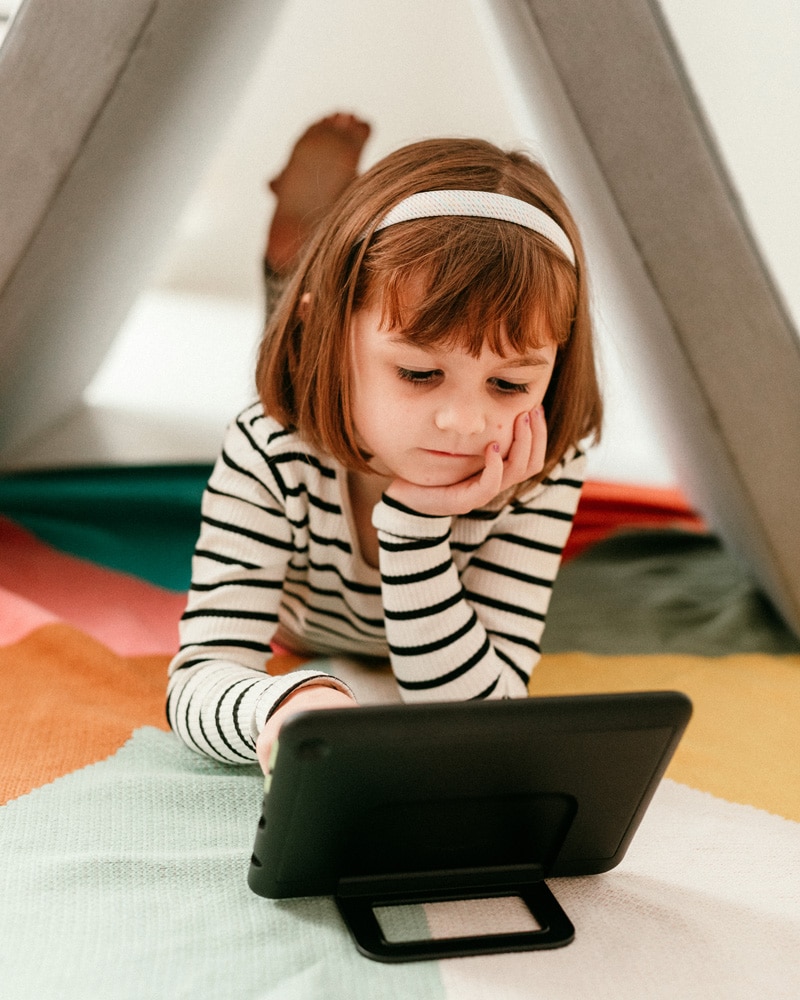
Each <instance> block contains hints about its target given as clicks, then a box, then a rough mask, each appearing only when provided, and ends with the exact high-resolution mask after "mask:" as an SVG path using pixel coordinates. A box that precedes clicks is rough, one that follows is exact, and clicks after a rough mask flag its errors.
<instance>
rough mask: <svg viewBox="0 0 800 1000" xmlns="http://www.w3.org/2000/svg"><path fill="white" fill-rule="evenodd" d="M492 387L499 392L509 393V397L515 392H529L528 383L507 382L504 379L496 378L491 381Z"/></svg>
mask: <svg viewBox="0 0 800 1000" xmlns="http://www.w3.org/2000/svg"><path fill="white" fill-rule="evenodd" d="M491 381H492V385H493V386H494V387H495V389H497V391H498V392H503V393H508V394H509V395H511V394H513V393H515V392H527V391H528V383H527V382H506V380H505V379H502V378H494V379H492V380H491Z"/></svg>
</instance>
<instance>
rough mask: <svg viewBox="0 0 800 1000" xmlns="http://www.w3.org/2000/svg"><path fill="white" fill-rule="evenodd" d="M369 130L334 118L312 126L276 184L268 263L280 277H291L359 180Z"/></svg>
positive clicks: (344, 118) (354, 121) (352, 120)
mask: <svg viewBox="0 0 800 1000" xmlns="http://www.w3.org/2000/svg"><path fill="white" fill-rule="evenodd" d="M369 133H370V127H369V125H368V124H367V123H366V122H364V121H361V119H359V118H356V117H355V116H354V115H348V114H334V115H329V116H328V117H327V118H322V119H321V120H320V121H318V122H315V123H314V124H313V125H311V126H309V128H307V129H306V131H305V132H304V133H303V134H302V135H301V136H300V138H299V139H298V140H297V142H296V143H295V146H294V149H293V150H292V153H291V155H290V157H289V162H288V163H287V164H286V166H285V167H284V168H283V170H282V171H281V172H280V173H279V174H278V176H277V177H276V178H275V179H274V180H272V181H270V184H269V186H270V188H271V189H272V191H273V192H274V193H275V194H276V196H277V204H276V206H275V214H274V215H273V217H272V222H271V224H270V229H269V236H268V237H267V247H266V250H265V254H264V261H265V264H266V265H267V267H268V268H270V269H271V270H273V271H276V272H277V273H278V274H286V273H287V272H289V271H291V269H292V266H293V265H294V263H295V261H296V259H297V256H298V254H299V252H300V250H301V249H302V247H303V244H304V243H305V241H306V239H308V237H309V236H310V235H311V233H312V232H313V231H314V229H315V228H316V227H317V225H318V223H319V221H320V220H321V219H322V218H323V216H324V215H325V213H326V212H327V211H328V209H329V208H330V207H331V206H332V205H333V203H334V202H335V201H336V199H337V198H338V197H339V195H340V194H341V193H342V192H343V191H344V189H345V188H346V187H347V185H348V184H349V183H350V182H351V181H352V180H353V179H354V178H355V176H356V172H357V170H358V161H359V157H360V156H361V150H362V149H363V147H364V143H365V142H366V141H367V139H368V137H369Z"/></svg>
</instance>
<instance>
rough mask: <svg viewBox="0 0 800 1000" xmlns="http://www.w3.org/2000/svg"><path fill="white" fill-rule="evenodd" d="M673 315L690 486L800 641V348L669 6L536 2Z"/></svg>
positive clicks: (532, 4)
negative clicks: (687, 65) (687, 66)
mask: <svg viewBox="0 0 800 1000" xmlns="http://www.w3.org/2000/svg"><path fill="white" fill-rule="evenodd" d="M521 2H522V3H524V5H525V7H526V8H527V10H528V11H529V12H530V15H531V17H532V19H533V22H534V24H535V27H536V29H537V30H538V32H539V33H540V34H541V36H542V39H543V41H544V44H545V46H546V47H547V50H548V53H549V56H550V58H551V59H552V61H553V64H554V67H555V69H556V72H557V73H558V75H559V77H560V80H561V82H562V84H563V86H564V89H565V91H566V93H567V95H568V98H569V101H570V102H571V104H572V107H573V109H574V112H575V115H576V117H577V119H578V121H579V123H580V126H581V128H582V130H583V132H584V134H585V136H586V139H587V140H588V143H589V145H590V147H591V149H592V152H593V154H594V156H595V158H596V161H597V164H598V166H599V168H600V170H601V172H602V174H603V177H604V179H605V182H606V184H607V186H608V189H609V190H610V192H611V195H612V197H613V199H614V202H615V204H616V208H617V210H618V212H619V213H620V215H621V217H622V219H623V221H624V223H625V225H626V226H627V229H628V232H629V235H630V238H631V240H632V242H633V244H634V245H635V247H636V249H637V251H638V254H639V256H640V258H641V261H642V263H643V265H644V268H645V270H646V272H647V275H648V276H649V279H650V281H651V283H652V285H653V288H654V290H655V292H656V293H657V295H658V297H659V299H660V301H661V304H662V306H663V308H664V311H665V312H666V314H667V316H668V318H669V321H670V325H671V332H672V343H670V344H665V343H663V342H662V341H660V337H661V331H660V330H648V329H646V328H645V329H642V330H641V331H640V333H641V337H642V338H644V339H648V340H649V343H648V348H649V351H650V355H651V358H652V359H653V364H654V365H658V371H659V382H660V390H661V393H662V397H663V400H664V404H665V408H666V409H667V410H668V412H669V414H670V415H671V419H672V420H673V421H674V428H675V432H676V433H675V438H676V441H677V442H679V443H677V444H676V445H675V446H674V448H673V450H674V451H679V452H680V453H679V455H678V467H679V470H680V475H681V477H682V485H683V487H684V488H685V489H686V490H687V491H688V493H689V494H690V496H691V498H692V500H693V501H694V503H695V504H696V505H697V507H698V508H699V509H700V510H701V511H702V512H703V514H704V515H705V516H706V517H707V518H708V519H709V521H710V522H711V524H712V525H713V526H714V528H715V529H716V530H718V531H719V533H720V534H721V535H722V537H723V538H724V539H725V541H726V542H727V543H728V544H729V545H730V546H731V547H732V548H733V549H734V551H736V552H738V553H739V554H740V555H741V556H742V557H743V558H744V559H745V561H746V562H747V563H748V565H749V566H750V567H751V568H752V570H753V571H754V572H755V574H756V575H757V577H758V579H759V580H760V582H761V584H762V586H763V587H764V589H765V590H766V592H767V593H768V594H769V596H770V597H771V598H772V600H773V601H774V602H775V604H776V606H777V607H778V609H779V610H780V611H781V613H782V615H783V616H784V617H785V619H786V620H787V622H788V623H789V624H790V625H791V626H792V627H793V628H794V630H795V631H796V632H798V633H799V634H800V503H799V502H798V500H797V498H798V496H800V339H798V335H797V332H796V330H795V329H794V327H793V325H792V322H791V320H790V318H789V316H788V314H787V311H786V309H785V308H784V305H783V302H782V300H781V297H780V294H779V293H778V291H777V289H776V288H775V285H774V283H773V281H772V278H771V276H770V274H769V272H768V270H767V268H766V267H765V264H764V262H763V260H762V259H761V257H760V255H759V252H758V250H757V248H756V246H755V243H754V241H753V238H752V236H751V233H750V230H749V228H748V224H747V221H746V219H745V217H744V213H743V211H742V208H741V205H740V203H739V200H738V198H737V195H736V193H735V191H734V190H733V187H732V185H731V183H730V181H729V179H728V177H727V174H726V171H725V169H724V166H723V164H722V162H721V160H720V157H719V155H718V152H717V150H716V148H715V144H714V141H713V138H712V136H711V134H710V132H709V129H708V128H707V125H706V122H705V120H704V117H703V114H702V112H701V110H700V109H699V107H698V105H697V101H696V99H695V97H694V95H693V92H692V89H691V86H690V84H689V82H688V80H687V77H686V74H685V72H684V69H683V67H682V64H681V61H680V58H679V56H678V54H677V51H676V49H675V46H674V44H673V41H672V39H671V37H670V35H669V32H668V30H667V27H666V25H665V23H664V19H663V16H662V15H661V12H660V10H659V8H658V6H657V4H655V3H653V2H648V0H604V2H603V3H602V4H598V3H596V2H593V0H521Z"/></svg>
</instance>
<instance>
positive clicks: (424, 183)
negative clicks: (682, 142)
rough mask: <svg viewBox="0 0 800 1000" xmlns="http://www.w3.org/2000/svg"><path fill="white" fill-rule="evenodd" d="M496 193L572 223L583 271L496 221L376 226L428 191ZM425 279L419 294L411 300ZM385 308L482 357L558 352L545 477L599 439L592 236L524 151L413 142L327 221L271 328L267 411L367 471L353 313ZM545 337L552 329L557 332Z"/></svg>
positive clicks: (425, 337)
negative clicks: (574, 450)
mask: <svg viewBox="0 0 800 1000" xmlns="http://www.w3.org/2000/svg"><path fill="white" fill-rule="evenodd" d="M448 189H450V190H475V191H494V192H497V193H499V194H506V195H511V196H512V197H515V198H520V199H521V200H523V201H527V202H529V203H530V204H532V205H535V206H536V207H537V208H539V209H541V210H542V211H544V212H546V213H547V214H548V215H550V216H551V217H552V218H553V219H555V221H556V222H557V223H558V224H559V226H561V228H562V229H563V230H564V232H565V233H566V234H567V236H568V237H569V239H570V241H571V243H572V246H573V248H574V250H575V266H574V267H573V266H572V264H571V263H570V262H569V261H568V260H567V258H566V257H564V255H563V254H562V253H561V251H560V250H558V249H557V247H556V246H555V245H554V244H553V243H551V242H550V241H549V240H547V239H546V238H545V237H544V236H541V235H540V234H538V233H536V232H534V231H532V230H530V229H527V228H525V227H523V226H520V225H516V224H513V223H508V222H500V221H498V220H495V219H483V218H471V217H469V218H465V217H461V216H458V217H452V216H447V217H435V218H427V219H419V220H412V221H408V222H402V223H398V224H396V225H393V226H389V227H388V228H386V229H383V230H381V231H379V232H377V233H374V235H373V231H374V229H375V227H376V226H377V225H378V223H379V222H380V220H381V219H382V218H383V217H384V215H386V213H387V212H388V211H389V209H391V208H392V207H393V206H394V205H396V204H397V203H398V202H399V201H402V200H403V199H404V198H406V197H408V196H409V195H411V194H415V193H417V192H419V191H435V190H448ZM411 283H413V288H414V295H413V296H410V295H408V294H407V292H408V290H409V287H410V284H411ZM373 303H380V304H381V307H382V310H383V315H384V319H385V321H386V322H387V323H388V325H389V326H390V327H394V326H397V327H400V328H402V330H403V333H404V335H406V336H408V337H411V338H412V339H415V340H417V341H418V342H420V343H423V344H426V345H430V344H434V343H440V342H441V343H444V344H447V345H448V346H454V345H456V344H458V345H460V346H463V347H464V348H465V349H466V350H468V351H470V352H471V353H473V354H474V355H476V356H477V355H478V354H479V353H480V351H481V348H482V346H483V345H484V344H487V345H488V346H489V347H490V348H491V349H492V350H493V351H495V353H503V350H504V349H505V348H506V346H510V347H511V348H512V349H513V350H515V351H520V352H521V351H524V350H525V349H526V348H530V347H534V346H542V341H543V339H547V335H548V334H549V336H550V337H552V339H553V340H554V341H555V342H556V344H557V345H558V355H557V359H556V366H555V370H554V372H553V377H552V379H551V382H550V386H549V388H548V391H547V394H546V396H545V400H544V407H545V412H546V416H547V424H548V448H547V458H546V462H545V468H544V470H543V471H542V473H541V474H540V475H539V476H537V477H536V479H541V478H543V477H544V476H545V475H546V474H547V473H548V472H549V471H550V470H551V469H552V468H553V466H554V465H555V464H556V463H557V462H558V461H559V460H560V459H561V458H562V456H563V455H564V453H565V452H566V451H567V449H568V448H569V447H570V446H571V445H576V446H577V445H578V443H579V442H580V441H581V440H582V439H584V438H586V437H590V436H593V437H594V438H595V439H596V438H599V434H600V424H601V419H602V403H601V398H600V391H599V387H598V382H597V375H596V368H595V359H594V348H593V334H592V327H591V320H590V315H589V302H588V288H587V283H586V271H585V263H584V256H583V249H582V246H581V241H580V237H579V234H578V231H577V227H576V225H575V222H574V220H573V218H572V216H571V214H570V212H569V210H568V208H567V206H566V203H565V202H564V199H563V197H562V195H561V193H560V191H559V190H558V188H557V187H556V185H555V184H554V183H553V181H552V180H551V179H550V177H549V175H548V174H547V173H546V172H545V171H544V170H543V168H542V167H540V166H539V165H538V164H537V163H535V162H534V161H533V160H531V159H530V158H529V157H527V156H526V155H525V154H523V153H515V152H511V153H509V152H504V151H503V150H500V149H498V148H497V147H496V146H493V145H492V144H491V143H488V142H484V141H482V140H477V139H435V140H428V141H424V142H418V143H414V144H412V145H410V146H406V147H404V148H402V149H400V150H397V151H396V152H394V153H391V154H390V155H389V156H387V157H385V158H384V159H383V160H381V161H380V162H379V163H378V164H376V165H375V166H374V167H372V169H371V170H369V171H367V172H366V173H365V174H363V175H362V176H361V177H359V178H358V179H357V180H356V181H354V182H353V184H352V185H351V186H350V187H349V188H348V189H347V191H346V192H345V194H344V195H343V196H342V198H341V199H340V200H339V201H338V202H337V204H336V205H335V206H334V208H333V209H332V211H331V213H330V214H329V216H328V218H327V219H326V221H325V222H324V223H323V224H322V225H321V227H320V228H319V230H318V231H317V233H316V234H315V236H314V237H313V239H312V241H311V243H310V244H309V246H308V248H307V250H306V252H305V254H304V256H303V259H302V261H301V263H300V265H299V267H298V268H297V271H296V272H295V274H294V276H293V278H292V280H291V281H290V283H289V286H288V287H287V289H286V291H285V293H284V295H283V296H282V298H281V300H280V302H279V304H278V307H277V309H276V311H275V313H274V314H273V316H272V317H271V318H270V320H269V321H268V324H267V327H266V329H265V332H264V336H263V338H262V342H261V346H260V349H259V356H258V363H257V368H256V386H257V389H258V393H259V397H260V398H261V401H262V403H263V405H264V408H265V411H266V412H267V413H269V414H270V415H271V416H273V417H275V418H276V419H277V420H279V421H280V422H281V423H283V424H284V426H286V427H291V428H294V429H296V430H297V431H298V433H299V434H300V435H301V436H302V437H303V438H305V439H306V440H307V441H308V442H309V443H311V444H313V445H315V446H316V447H319V448H321V449H322V450H323V451H326V452H328V453H329V454H331V455H332V456H334V457H335V458H337V459H338V460H339V461H340V462H342V463H343V464H344V465H345V466H346V467H347V468H350V469H357V470H361V471H367V470H368V466H367V464H366V461H365V459H364V457H363V455H362V453H361V452H360V450H359V447H358V444H357V439H356V429H355V427H354V426H353V420H352V414H351V408H350V395H351V390H350V386H351V373H350V358H351V323H352V316H353V313H354V312H355V311H356V310H358V309H359V308H361V307H363V306H366V305H368V304H370V305H372V304H373ZM543 330H544V331H546V334H545V336H544V337H543Z"/></svg>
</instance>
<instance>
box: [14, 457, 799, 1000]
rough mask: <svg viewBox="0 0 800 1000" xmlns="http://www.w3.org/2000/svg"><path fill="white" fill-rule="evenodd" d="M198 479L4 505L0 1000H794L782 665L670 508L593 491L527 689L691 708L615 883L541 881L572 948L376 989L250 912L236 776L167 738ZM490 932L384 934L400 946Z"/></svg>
mask: <svg viewBox="0 0 800 1000" xmlns="http://www.w3.org/2000/svg"><path fill="white" fill-rule="evenodd" d="M206 474H207V470H206V469H200V468H197V469H176V470H168V469H154V470H142V469H137V470H113V471H109V470H105V471H104V470H96V471H94V472H91V473H89V472H76V473H70V474H46V475H41V476H22V477H6V479H5V480H0V510H2V511H3V512H4V513H5V515H6V517H4V518H3V519H2V520H0V671H2V678H3V683H2V691H3V696H2V698H3V700H2V705H3V709H4V711H3V725H2V728H0V801H2V802H3V803H5V804H3V805H2V806H0V858H1V859H2V860H0V996H2V997H3V998H4V1000H22V998H28V997H31V998H33V997H36V998H37V1000H38V998H45V1000H48V998H51V997H52V998H56V997H58V998H59V1000H60V998H66V1000H70V998H73V997H76V998H77V997H81V998H85V997H103V998H110V1000H115V998H145V997H153V998H156V997H158V998H162V997H164V998H166V997H169V998H173V997H175V998H177V997H184V996H186V997H189V996H191V997H198V996H202V997H209V998H216V997H219V998H225V1000H228V998H231V1000H233V998H243V1000H244V998H247V1000H250V998H253V1000H254V998H259V1000H262V998H276V1000H277V998H280V1000H294V998H297V1000H300V998H303V1000H305V998H308V1000H316V998H324V1000H336V998H339V997H341V998H342V1000H357V998H360V997H364V998H365V1000H366V998H370V1000H382V998H395V997H396V998H398V1000H399V998H403V1000H406V998H409V997H414V998H415V1000H416V998H419V1000H472V998H475V1000H479V998H480V1000H485V998H486V997H487V996H490V997H492V998H495V997H496V998H498V1000H505V998H509V1000H512V998H514V1000H515V998H520V1000H522V998H525V1000H538V998H543V1000H545V998H546V1000H561V998H565V1000H566V998H569V1000H574V998H577V997H582V996H591V997H597V998H600V1000H603V998H606V997H608V998H612V997H613V998H614V1000H620V998H623V1000H624V998H628V997H630V998H637V1000H638V998H645V997H646V998H661V997H663V998H667V997H669V998H670V1000H673V998H675V997H681V998H693V997H703V998H704V1000H707V998H720V1000H723V998H724V1000H738V998H740V997H741V998H745V997H747V998H750V997H770V998H776V1000H782V998H786V1000H789V998H796V997H797V996H800V763H799V762H800V728H799V727H798V726H797V719H798V718H800V642H798V640H797V639H796V638H795V637H794V636H792V635H791V634H790V633H789V632H788V630H787V629H786V628H785V627H784V626H783V625H782V624H781V622H780V621H779V620H778V619H777V618H776V616H775V615H774V613H773V612H772V610H771V609H770V608H769V606H768V605H767V604H766V602H765V601H764V600H763V598H761V597H760V595H759V593H758V591H757V589H756V588H755V586H754V585H753V583H752V581H751V580H750V579H749V577H748V576H747V574H746V572H745V571H744V570H743V569H741V568H740V567H739V566H738V565H737V564H736V563H735V561H734V560H733V559H732V558H731V557H730V556H729V555H728V554H727V553H725V552H724V551H723V550H722V549H721V547H720V546H719V544H718V543H717V542H716V540H715V539H714V538H713V537H711V536H709V535H708V534H706V533H705V532H704V531H703V530H702V525H701V524H700V523H699V522H698V520H697V519H696V518H695V517H694V516H693V515H692V513H691V511H689V510H688V509H687V508H686V506H685V504H684V503H683V501H682V499H681V498H680V497H679V496H678V495H677V494H673V493H669V492H665V491H648V490H638V491H637V490H634V489H630V488H627V489H619V488H616V487H610V486H607V485H605V486H603V485H594V484H590V486H589V487H588V488H587V491H586V496H585V499H584V502H583V504H582V508H581V512H580V514H579V517H578V520H577V522H576V529H575V532H574V535H573V540H572V544H571V548H570V553H569V555H570V559H569V561H568V562H567V564H566V565H565V567H564V569H563V571H562V574H561V577H560V578H559V583H558V586H557V588H556V592H555V595H554V599H553V606H552V611H551V617H550V622H549V624H548V630H547V633H546V636H547V646H546V651H545V655H544V657H543V660H542V662H541V664H540V665H539V667H538V668H537V670H536V672H535V675H534V679H533V682H532V686H531V691H532V693H533V694H550V693H573V692H575V693H577V692H587V691H609V690H633V689H647V688H665V687H666V688H677V689H680V690H683V691H685V692H686V693H687V694H688V695H689V696H690V697H691V698H692V700H693V702H694V706H695V711H694V716H693V719H692V722H691V723H690V726H689V729H688V730H687V733H686V736H685V737H684V740H683V742H682V744H681V746H680V747H679V750H678V753H677V754H676V757H675V759H674V761H673V763H672V765H671V767H670V769H669V771H668V775H667V778H666V779H665V781H664V782H663V783H662V785H661V787H660V789H659V791H658V792H657V794H656V797H655V799H654V801H653V803H652V805H651V807H650V809H649V811H648V813H647V815H646V817H645V820H644V822H643V824H642V826H641V828H640V830H639V831H638V833H637V835H636V837H635V838H634V841H633V844H632V845H631V848H630V850H629V852H628V854H627V856H626V857H625V859H624V861H623V862H622V864H621V865H620V866H619V867H618V868H617V869H615V870H613V871H612V872H609V873H608V874H606V875H603V876H596V877H592V878H584V879H559V880H554V881H553V883H552V885H551V888H553V890H554V892H555V893H556V895H557V897H558V899H559V901H560V902H561V903H562V905H563V906H564V908H565V909H566V911H567V912H568V914H569V915H570V917H571V919H572V921H573V923H574V924H575V926H576V940H575V942H574V943H573V944H571V945H569V946H568V947H566V948H563V949H558V950H556V951H553V952H529V953H522V954H516V955H496V956H484V957H479V958H470V959H450V960H445V961H440V962H423V963H414V964H412V965H405V966H384V965H380V964H378V963H374V962H371V961H369V960H367V959H364V958H362V957H361V956H360V955H359V954H358V953H357V952H356V951H355V949H354V947H353V946H352V944H351V942H350V939H349V936H348V934H347V931H346V929H345V928H344V925H343V924H342V922H341V920H340V918H339V916H338V913H337V911H336V908H335V906H334V904H333V902H332V900H330V899H328V898H315V899H302V900H290V901H275V902H273V901H269V900H265V899H262V898H260V897H257V896H255V895H253V894H252V893H251V892H250V890H249V889H248V887H247V885H246V874H247V867H248V862H249V856H250V851H251V848H252V842H253V835H254V832H255V822H256V820H257V817H258V810H259V806H260V798H261V781H260V778H259V775H258V773H257V771H256V770H255V769H254V768H241V769H234V768H228V767H224V766H221V765H218V764H215V763H213V762H211V761H207V760H204V759H202V758H200V757H198V756H197V755H195V754H192V753H191V752H190V751H189V750H187V749H186V748H184V747H183V746H182V745H181V744H180V743H179V742H178V741H177V740H176V739H175V737H174V736H173V735H172V734H171V733H170V732H169V731H168V729H167V726H166V722H165V719H164V710H163V700H164V683H165V671H166V665H167V662H168V660H169V657H170V655H171V653H172V651H173V650H174V648H175V644H176V642H177V621H178V618H179V616H180V613H181V610H182V607H183V603H184V599H183V595H182V590H183V588H184V587H185V586H186V582H187V580H188V570H189V559H190V553H191V545H192V542H193V540H194V536H195V533H196V529H197V517H198V502H199V494H200V490H201V489H202V484H203V482H204V479H205V476H206ZM633 526H635V529H634V530H631V529H632V528H633ZM620 528H623V529H626V530H622V531H620V530H619V529H620ZM496 911H497V907H496V905H495V906H494V907H493V906H492V905H491V904H490V903H488V902H485V901H484V902H482V903H481V904H479V905H478V906H477V907H476V906H475V905H471V906H467V907H466V908H465V906H464V905H463V904H456V903H453V904H437V905H435V906H427V907H416V908H406V910H405V911H404V912H403V913H402V914H400V915H399V916H400V917H401V918H402V919H400V920H399V923H398V927H400V931H399V933H403V931H402V928H403V926H405V925H408V927H411V928H413V929H414V930H415V931H416V933H419V932H420V929H422V931H423V932H424V933H425V934H429V935H431V936H435V937H436V936H448V935H452V934H454V933H458V932H459V929H460V928H463V927H464V926H469V927H470V929H472V930H475V929H479V928H481V927H482V926H483V925H484V924H485V927H486V929H492V928H493V927H494V926H495V922H496V921H497V920H503V919H505V917H504V916H503V914H498V913H497V912H496Z"/></svg>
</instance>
